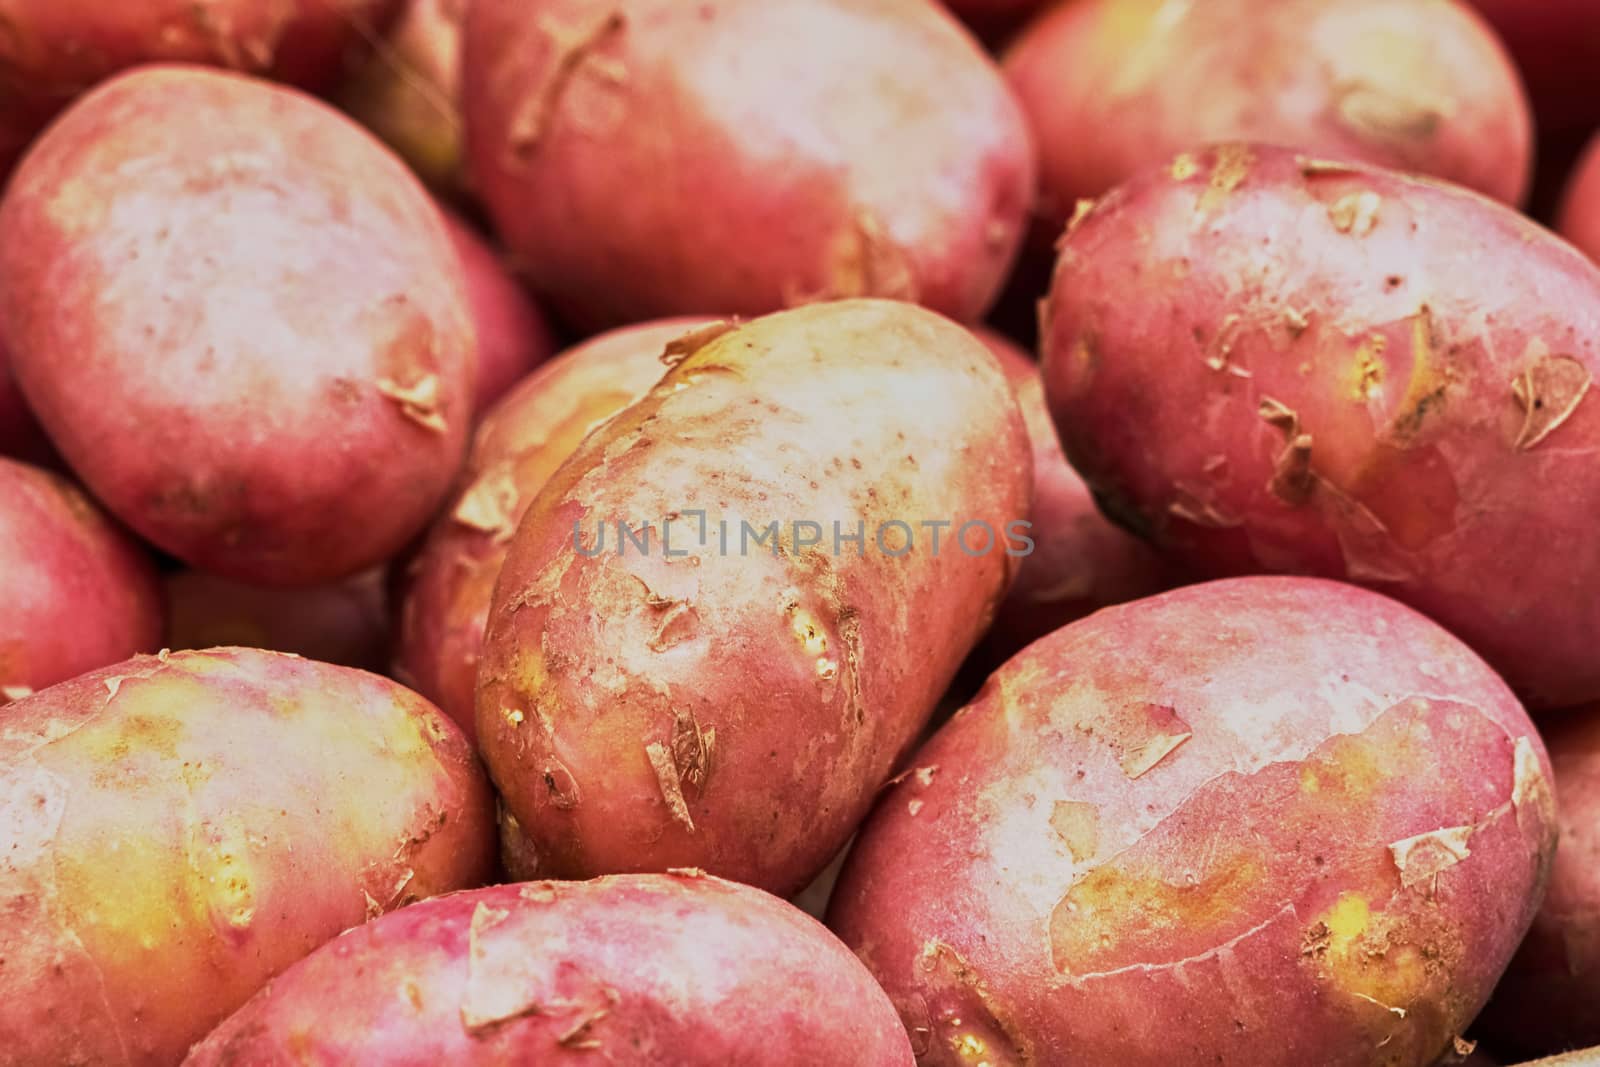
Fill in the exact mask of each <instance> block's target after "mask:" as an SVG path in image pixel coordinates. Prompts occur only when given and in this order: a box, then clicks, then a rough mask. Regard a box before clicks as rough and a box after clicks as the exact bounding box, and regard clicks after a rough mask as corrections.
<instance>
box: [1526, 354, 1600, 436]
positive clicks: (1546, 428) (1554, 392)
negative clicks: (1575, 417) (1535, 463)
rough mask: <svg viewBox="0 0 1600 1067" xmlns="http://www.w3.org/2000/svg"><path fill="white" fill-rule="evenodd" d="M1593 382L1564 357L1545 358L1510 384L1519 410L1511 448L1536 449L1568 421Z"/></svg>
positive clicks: (1577, 364)
mask: <svg viewBox="0 0 1600 1067" xmlns="http://www.w3.org/2000/svg"><path fill="white" fill-rule="evenodd" d="M1592 381H1593V375H1592V374H1591V373H1590V371H1589V368H1588V366H1587V365H1586V364H1584V363H1583V362H1581V361H1580V360H1577V359H1575V358H1573V357H1572V356H1567V355H1551V356H1545V357H1543V358H1541V359H1539V360H1538V361H1536V362H1535V363H1533V365H1531V366H1530V367H1529V368H1528V369H1527V370H1525V371H1523V372H1522V373H1521V374H1520V375H1518V376H1517V377H1516V379H1515V380H1513V381H1512V383H1511V393H1512V396H1513V397H1515V398H1516V401H1517V403H1518V404H1519V405H1521V407H1522V413H1523V419H1522V429H1521V430H1520V431H1519V432H1518V433H1517V439H1516V441H1515V443H1514V445H1513V447H1515V448H1516V449H1517V450H1518V451H1519V452H1526V451H1527V450H1529V449H1531V448H1534V447H1536V446H1537V445H1538V444H1539V443H1540V442H1541V441H1543V440H1544V439H1545V438H1547V437H1549V436H1550V435H1551V434H1552V433H1554V432H1555V431H1556V430H1557V429H1559V428H1560V427H1561V424H1562V423H1564V422H1566V421H1567V420H1568V419H1569V418H1571V417H1572V414H1573V412H1575V411H1577V410H1578V405H1579V404H1581V403H1582V402H1583V398H1584V397H1585V396H1587V395H1588V392H1589V385H1590V383H1591V382H1592Z"/></svg>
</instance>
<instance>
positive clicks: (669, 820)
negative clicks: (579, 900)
mask: <svg viewBox="0 0 1600 1067" xmlns="http://www.w3.org/2000/svg"><path fill="white" fill-rule="evenodd" d="M700 344H701V346H700V347H699V348H698V349H696V350H695V351H694V352H693V353H692V354H685V353H684V352H679V353H677V356H679V357H681V362H678V363H677V365H676V366H675V367H673V369H672V370H671V371H670V372H669V373H668V374H667V376H666V377H665V378H663V379H662V380H661V382H660V383H658V384H657V385H656V387H655V388H654V389H653V390H651V392H650V393H649V395H648V396H646V397H645V398H644V399H643V400H641V401H639V402H638V403H636V404H634V405H633V406H631V407H630V408H628V409H627V410H626V411H624V412H623V413H622V414H620V415H618V416H617V417H616V418H614V419H612V420H611V421H610V422H609V423H607V424H606V425H605V426H604V427H602V428H601V429H599V430H597V431H596V432H594V433H593V434H591V435H590V436H589V437H588V438H587V439H586V440H585V441H584V443H583V444H582V445H581V446H580V447H579V448H578V450H577V452H576V453H575V454H574V455H573V456H572V458H571V459H569V460H568V461H567V462H566V463H565V464H564V465H563V466H562V467H561V469H560V470H558V471H557V472H556V473H555V475H554V476H552V478H551V479H550V481H549V482H547V483H546V485H545V487H544V489H542V490H541V491H540V493H539V495H538V496H537V497H536V498H535V499H534V502H533V504H532V505H531V506H530V507H529V509H528V512H527V514H526V515H525V517H524V518H523V520H522V525H521V526H520V527H519V529H518V531H517V533H516V535H515V537H514V538H513V539H512V541H511V546H510V549H509V552H508V555H507V559H506V562H505V565H504V567H503V568H502V570H501V576H500V581H499V584H498V586H497V587H496V590H495V597H494V603H493V606H492V607H491V609H490V614H489V627H488V633H487V635H486V637H485V639H484V647H483V657H482V660H481V663H480V666H479V672H478V698H477V713H478V742H479V747H480V749H481V750H482V752H483V755H484V759H485V761H486V762H487V764H488V765H489V768H490V773H491V775H492V777H493V778H494V780H495V782H496V783H497V785H498V786H499V787H500V791H501V794H502V796H503V798H504V801H505V803H506V806H507V807H508V809H509V810H510V811H511V813H512V814H513V815H514V816H515V817H516V819H517V821H518V822H519V823H520V824H521V825H522V827H523V829H524V830H525V831H527V833H528V835H529V838H530V841H531V842H532V844H533V846H534V847H535V848H536V849H537V850H538V855H539V860H540V862H541V863H542V864H544V866H543V867H542V868H541V874H542V875H544V876H555V877H587V876H591V875H595V874H604V873H624V872H629V871H649V870H664V869H667V868H671V867H685V866H694V867H701V868H704V869H706V870H707V871H710V872H711V873H713V874H718V875H721V876H723V877H730V878H734V879H736V880H738V881H742V882H747V883H749V884H752V885H757V886H760V887H762V888H765V889H770V890H771V891H773V892H776V893H778V894H780V895H784V896H787V895H789V894H791V893H793V892H796V891H798V890H799V889H800V888H801V887H802V886H804V885H805V884H806V882H807V881H809V880H810V879H811V878H812V876H814V875H815V874H817V873H818V871H820V870H821V869H822V867H823V866H824V865H826V864H827V862H828V860H829V859H831V858H832V856H833V855H834V853H835V852H836V851H837V850H838V849H839V848H840V847H841V846H842V845H843V844H844V842H845V840H846V839H847V838H848V837H849V835H850V832H851V830H852V829H853V828H854V826H855V824H856V823H857V822H858V821H859V820H860V818H861V817H862V816H863V815H864V814H865V813H866V809H867V807H868V805H869V804H870V802H871V794H872V791H873V790H875V789H876V788H877V787H878V786H879V785H880V784H881V783H882V782H883V780H884V779H885V778H887V777H888V775H889V773H890V771H891V768H892V767H893V765H894V763H895V761H896V760H897V759H898V758H899V757H900V756H901V755H902V754H903V753H904V752H905V751H906V750H907V749H908V747H909V746H910V744H911V743H912V742H913V740H914V738H915V737H916V736H917V733H918V731H919V730H920V728H921V727H922V725H923V724H924V723H925V722H926V721H927V719H928V717H929V715H930V714H931V713H932V711H933V709H934V706H935V703H936V702H937V700H938V698H939V696H940V694H941V693H942V692H943V691H944V689H945V687H946V686H947V685H948V683H949V681H950V678H951V677H952V676H953V674H954V673H955V670H956V667H957V666H958V665H959V664H960V662H961V659H962V657H963V656H965V655H966V654H967V652H968V651H969V650H970V648H971V646H972V644H973V643H974V642H975V641H976V640H977V638H978V637H979V636H980V635H981V634H982V633H983V631H984V629H985V627H986V626H987V625H988V622H989V620H990V618H991V617H992V615H993V612H994V608H995V606H996V605H997V604H998V603H999V601H1000V599H1001V597H1002V596H1003V594H1004V592H1005V589H1006V586H1007V584H1008V582H1009V581H1010V579H1011V577H1012V576H1013V574H1014V573H1015V569H1016V564H1017V560H1016V559H1015V558H1012V557H1011V556H1009V555H1007V554H1006V551H1005V550H1004V549H1005V545H1006V544H1007V543H1008V542H1007V540H1006V539H1005V533H1006V526H1007V524H1008V523H1010V522H1011V521H1013V520H1020V519H1023V518H1024V517H1025V516H1026V515H1027V509H1028V505H1029V492H1030V487H1031V484H1032V471H1031V457H1030V454H1029V448H1028V441H1027V436H1026V431H1025V429H1024V426H1023V422H1022V416H1021V414H1020V413H1019V412H1018V410H1017V405H1016V401H1015V399H1014V398H1013V395H1012V392H1011V389H1010V387H1009V386H1008V385H1007V383H1006V381H1005V377H1004V375H1003V373H1002V372H1001V370H1000V368H999V366H998V365H997V364H996V363H995V360H994V357H993V356H992V355H991V354H990V353H989V352H988V351H987V349H985V348H984V346H983V345H982V344H981V343H980V342H978V341H977V340H976V339H975V338H973V337H972V336H971V335H970V334H968V333H967V332H966V331H965V330H962V329H960V328H959V327H957V326H955V325H954V324H952V323H950V322H949V321H948V320H946V319H943V318H941V317H940V316H938V315H935V314H933V313H932V312H929V311H925V310H923V309H921V308H918V307H916V306H914V305H911V304H904V303H896V302H892V301H880V300H852V301H839V302H836V303H832V304H818V305H812V306H809V307H806V308H800V309H796V310H793V311H789V312H782V313H778V314H775V315H770V316H767V317H765V318H762V319H758V320H756V321H754V322H751V323H749V324H747V325H744V326H742V327H739V328H737V329H734V330H731V331H729V332H726V333H723V334H721V335H720V336H715V337H714V338H713V337H703V338H701V339H700ZM685 347H688V346H685ZM690 509H704V510H705V512H706V531H707V533H706V537H705V538H704V540H703V542H701V543H698V544H697V543H696V540H695V539H696V538H697V537H698V528H697V525H696V522H697V520H696V519H694V518H693V517H692V514H691V515H690V516H688V517H685V513H686V512H690ZM668 515H677V516H679V520H680V521H679V522H678V523H676V524H675V525H674V527H673V531H674V532H672V533H671V534H670V538H671V541H672V545H671V551H672V552H673V553H674V555H673V556H672V557H671V558H668V556H667V555H666V551H667V549H666V547H664V546H663V537H662V535H661V534H660V532H659V530H660V525H659V524H660V522H661V520H662V519H663V518H664V517H665V516H668ZM724 519H725V520H726V521H727V522H728V530H729V534H728V540H727V548H726V550H724V549H723V548H722V547H721V541H722V536H721V534H720V532H719V520H724ZM891 521H900V522H904V523H906V524H907V525H908V526H913V527H914V526H915V524H919V523H922V522H926V521H944V522H952V523H953V524H954V525H952V526H951V527H950V528H949V531H948V532H947V533H946V535H945V539H944V541H943V543H942V545H941V549H940V551H939V553H938V554H935V553H934V552H933V551H932V548H931V533H929V532H927V531H923V532H920V533H919V532H917V531H916V530H915V529H914V528H913V529H912V530H910V531H904V532H903V531H901V530H899V529H898V528H896V527H892V526H887V524H888V523H889V522H891ZM968 521H983V522H987V523H988V524H989V525H990V527H991V528H992V529H993V530H994V531H995V542H996V544H995V545H994V546H993V547H992V550H991V551H989V552H987V553H980V552H978V551H977V547H979V546H981V540H979V539H978V535H977V533H976V532H974V531H969V547H970V548H971V549H972V554H968V552H966V551H958V550H956V548H955V547H954V546H953V545H952V543H951V541H952V538H953V537H954V536H955V531H956V530H957V529H959V528H960V526H961V525H962V524H963V523H965V522H968ZM601 522H604V523H605V524H606V526H607V529H608V530H609V532H610V536H609V540H607V541H605V542H603V543H597V539H598V533H597V526H598V525H599V524H600V523H601ZM618 522H624V523H626V524H628V526H629V527H630V528H631V529H634V530H637V529H639V528H640V527H641V526H642V524H643V523H645V522H651V523H655V524H656V529H657V533H656V535H655V537H654V539H653V542H652V548H651V550H650V551H648V552H646V551H641V550H639V549H638V548H637V547H625V548H624V550H623V552H622V553H621V554H619V553H618V552H617V536H616V523H618ZM801 522H815V523H817V524H818V525H819V526H820V527H821V530H822V531H823V532H822V534H821V535H820V536H822V537H824V538H825V539H824V541H823V542H822V544H820V545H809V546H807V545H801V544H799V543H798V542H799V540H800V534H799V533H798V532H797V531H796V524H798V523H801ZM834 522H837V523H839V524H840V526H839V529H840V532H841V534H850V533H852V531H854V530H855V529H856V523H857V522H860V523H861V524H862V528H863V531H864V534H865V537H864V539H863V544H862V545H861V546H860V547H859V548H857V547H856V546H854V545H851V544H849V543H847V542H843V541H841V542H840V544H839V545H838V546H837V551H835V548H836V546H835V545H834V543H833V542H832V540H831V538H832V533H833V529H834V527H833V526H832V523H834ZM746 523H747V524H748V528H749V530H750V531H752V532H754V533H757V534H760V535H761V536H763V537H767V541H766V542H765V543H764V544H763V543H758V542H756V541H754V540H752V539H751V538H750V537H749V536H747V535H746V532H745V531H746V528H745V526H744V525H742V524H746ZM769 523H777V524H779V529H778V530H777V531H775V532H774V531H772V530H771V529H770V527H769V526H768V524H769ZM880 530H883V531H886V532H883V534H882V536H883V544H884V545H885V546H886V548H885V550H884V551H880V550H879V548H878V544H877V539H878V537H879V534H880ZM805 532H806V533H810V532H811V531H810V530H806V531H805ZM908 533H909V534H910V535H912V536H914V537H915V538H916V543H915V546H914V547H915V551H913V552H911V553H909V554H904V553H903V554H902V555H899V556H896V555H893V554H891V553H892V552H894V551H899V550H901V549H903V548H904V543H905V540H906V538H907V536H908ZM774 534H775V535H774ZM575 537H576V538H581V544H582V546H583V552H582V553H580V552H579V551H578V550H577V547H576V546H575V545H574V541H575ZM597 549H598V551H597ZM858 551H859V552H860V555H857V552H858ZM590 553H593V554H592V555H591V554H590ZM682 553H688V555H687V556H683V555H681V554H682Z"/></svg>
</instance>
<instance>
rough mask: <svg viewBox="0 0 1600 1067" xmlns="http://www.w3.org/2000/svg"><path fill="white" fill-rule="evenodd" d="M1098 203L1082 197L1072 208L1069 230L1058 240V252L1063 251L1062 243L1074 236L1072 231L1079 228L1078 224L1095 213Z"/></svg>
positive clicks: (1068, 223)
mask: <svg viewBox="0 0 1600 1067" xmlns="http://www.w3.org/2000/svg"><path fill="white" fill-rule="evenodd" d="M1096 203H1097V201H1096V200H1094V199H1093V198H1092V197H1082V198H1080V199H1079V200H1078V202H1077V203H1075V204H1074V205H1073V206H1072V217H1071V218H1069V219H1067V228H1066V230H1065V231H1064V232H1063V233H1062V234H1061V236H1060V237H1058V238H1056V251H1057V252H1059V251H1061V242H1062V241H1064V240H1066V239H1067V237H1069V236H1070V235H1071V234H1072V231H1073V230H1075V229H1077V228H1078V224H1079V223H1081V222H1083V220H1084V219H1086V218H1088V217H1089V216H1090V215H1091V214H1093V213H1094V208H1095V204H1096Z"/></svg>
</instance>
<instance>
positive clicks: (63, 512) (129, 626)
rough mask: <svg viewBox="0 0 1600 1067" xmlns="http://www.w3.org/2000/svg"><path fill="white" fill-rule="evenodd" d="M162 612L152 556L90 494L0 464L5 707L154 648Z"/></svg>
mask: <svg viewBox="0 0 1600 1067" xmlns="http://www.w3.org/2000/svg"><path fill="white" fill-rule="evenodd" d="M161 606H162V605H161V588H160V586H159V585H158V584H157V582H156V574H155V569H154V568H153V567H152V566H151V563H150V558H149V556H148V555H147V554H146V553H145V551H144V549H143V548H142V547H141V546H139V545H138V544H137V543H135V542H134V541H133V539H132V538H130V537H128V535H127V534H126V533H124V532H123V531H122V530H120V529H119V528H117V527H116V526H115V525H113V524H112V523H111V521H110V520H109V519H107V518H106V517H105V516H104V515H103V514H101V512H100V509H99V508H97V507H95V505H94V503H93V502H92V501H91V500H90V499H89V498H88V497H87V496H85V495H84V494H83V493H82V492H81V491H79V489H78V488H77V487H76V486H74V485H72V484H71V483H69V482H67V481H66V480H65V479H63V478H61V477H58V476H57V475H55V474H52V473H50V472H49V471H45V470H41V469H39V468H38V467H33V466H30V465H28V464H26V463H17V462H15V461H12V460H9V459H4V458H0V705H3V704H5V703H6V702H7V701H8V700H16V699H19V698H21V697H24V696H27V695H29V694H30V693H31V692H32V691H33V690H36V689H43V688H45V687H46V686H51V685H55V684H56V683H57V682H63V681H66V680H67V679H68V678H71V677H73V676H74V675H77V674H82V673H83V672H84V671H89V670H93V669H95V668H96V667H104V666H105V665H106V664H108V663H116V662H117V661H119V660H124V659H127V658H128V657H129V656H131V655H133V654H134V653H136V652H152V651H154V650H155V649H156V648H158V647H160V642H161V624H162V610H161ZM5 714H6V713H5V712H0V720H3V718H4V716H5Z"/></svg>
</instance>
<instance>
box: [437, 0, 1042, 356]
mask: <svg viewBox="0 0 1600 1067" xmlns="http://www.w3.org/2000/svg"><path fill="white" fill-rule="evenodd" d="M464 54H465V60H464V62H465V67H464V85H463V94H464V95H463V99H464V109H465V115H466V123H467V161H468V168H469V171H470V173H471V176H472V179H473V182H474V183H475V186H476V189H477V192H478V193H479V194H480V195H481V196H482V198H483V200H484V203H485V204H486V206H487V207H488V209H489V213H490V215H491V216H492V217H493V218H494V221H495V224H496V228H497V229H498V231H499V233H500V235H501V237H503V238H504V239H505V241H506V243H507V244H508V245H509V246H510V248H511V249H512V250H513V251H514V252H516V253H518V254H519V256H520V258H521V260H522V262H523V265H524V266H525V267H526V270H527V273H528V277H529V278H530V280H531V281H532V282H533V284H534V287H535V289H536V290H537V291H538V292H540V293H541V294H542V295H548V296H549V297H550V298H551V300H552V301H553V303H554V306H555V307H556V309H557V310H558V311H560V312H561V313H563V314H565V315H567V316H569V317H570V318H572V319H574V320H575V321H577V322H579V323H581V324H584V325H591V326H593V325H610V324H617V323H622V322H636V321H639V320H642V319H648V318H656V317H661V316H667V315H680V314H707V315H734V314H737V315H758V314H763V313H766V312H769V311H774V310H777V309H780V308H783V307H786V306H790V305H793V304H796V303H800V302H806V301H811V300H819V299H832V298H843V297H855V296H878V297H890V298H898V299H907V300H914V301H916V302H919V303H922V304H925V305H927V306H929V307H931V308H934V309H936V310H938V311H941V312H944V313H946V314H948V315H950V316H952V317H954V318H958V319H963V320H972V319H976V318H979V317H981V316H982V314H983V312H984V311H985V310H986V309H987V308H988V307H989V305H990V304H991V302H992V301H993V299H994V297H995V295H996V293H997V292H998V291H999V288H1000V285H1001V283H1002V281H1003V280H1004V277H1005V275H1006V272H1007V270H1008V269H1009V267H1010V265H1011V262H1012V259H1013V257H1014V254H1015V252H1016V249H1017V246H1018V241H1019V238H1020V236H1021V233H1022V229H1023V221H1024V216H1025V214H1026V211H1027V207H1028V203H1029V200H1030V198H1031V196H1032V188H1033V181H1034V178H1033V155H1032V148H1031V146H1030V144H1029V142H1028V136H1027V130H1026V127H1025V125H1024V123H1023V119H1022V115H1021V113H1020V112H1019V111H1018V109H1017V106H1016V104H1015V102H1014V101H1013V100H1012V99H1011V97H1010V95H1009V94H1008V93H1007V92H1006V88H1005V84H1004V82H1003V81H1002V79H1001V77H1000V75H999V72H998V70H996V68H995V66H994V64H993V63H992V62H991V61H990V60H989V59H988V58H987V57H986V56H985V55H984V53H983V52H982V50H981V49H980V48H979V46H978V44H977V43H976V42H975V41H974V40H973V39H972V38H971V37H970V36H969V35H968V34H967V32H966V31H965V30H963V29H962V28H961V27H960V26H959V25H957V24H956V23H955V21H954V20H953V19H952V18H951V17H950V16H949V15H948V14H947V13H945V12H944V11H942V10H940V9H939V8H938V7H937V6H936V5H935V4H934V3H932V2H931V0H705V2H701V3H684V2H682V0H615V2H608V3H604V4H596V3H592V2H589V0H479V2H477V3H474V4H472V5H471V7H470V10H469V14H468V18H467V26H466V32H465V53H464Z"/></svg>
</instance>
